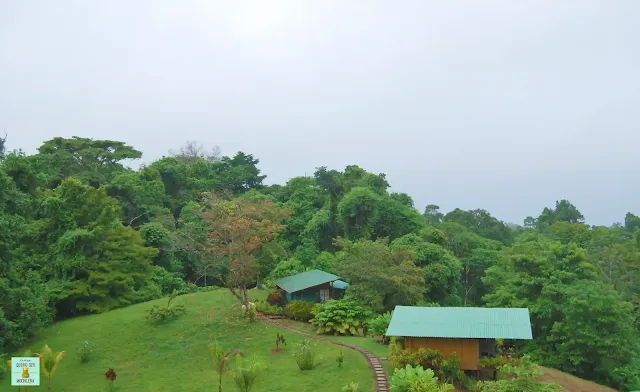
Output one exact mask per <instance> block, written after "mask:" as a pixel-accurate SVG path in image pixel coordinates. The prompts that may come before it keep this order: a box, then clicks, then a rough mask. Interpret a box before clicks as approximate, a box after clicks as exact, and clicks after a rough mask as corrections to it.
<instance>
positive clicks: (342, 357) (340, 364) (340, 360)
mask: <svg viewBox="0 0 640 392" xmlns="http://www.w3.org/2000/svg"><path fill="white" fill-rule="evenodd" d="M336 362H338V367H342V362H344V352H343V351H342V350H340V354H338V358H336Z"/></svg>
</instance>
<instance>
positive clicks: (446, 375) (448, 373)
mask: <svg viewBox="0 0 640 392" xmlns="http://www.w3.org/2000/svg"><path fill="white" fill-rule="evenodd" d="M440 374H441V377H440V378H441V379H442V381H444V382H449V383H458V382H459V381H460V379H461V378H462V374H464V372H463V371H462V370H460V357H459V356H458V354H456V353H451V355H449V359H445V360H444V361H442V367H441V368H440Z"/></svg>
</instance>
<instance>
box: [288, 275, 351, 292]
mask: <svg viewBox="0 0 640 392" xmlns="http://www.w3.org/2000/svg"><path fill="white" fill-rule="evenodd" d="M338 279H340V277H339V276H336V275H334V274H330V273H328V272H324V271H320V270H311V271H307V272H303V273H301V274H298V275H292V276H287V277H286V278H280V279H278V280H276V286H278V287H280V288H281V289H283V290H284V291H286V292H287V293H295V292H296V291H300V290H304V289H308V288H309V287H314V286H318V285H321V284H324V283H329V282H333V281H336V280H338Z"/></svg>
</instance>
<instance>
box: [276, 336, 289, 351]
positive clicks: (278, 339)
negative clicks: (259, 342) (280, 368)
mask: <svg viewBox="0 0 640 392" xmlns="http://www.w3.org/2000/svg"><path fill="white" fill-rule="evenodd" d="M281 344H282V345H284V346H286V345H287V342H286V341H285V340H284V335H280V333H279V332H276V352H278V351H280V350H281V348H280V345H281Z"/></svg>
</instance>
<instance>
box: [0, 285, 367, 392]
mask: <svg viewBox="0 0 640 392" xmlns="http://www.w3.org/2000/svg"><path fill="white" fill-rule="evenodd" d="M166 301H167V299H166V298H165V299H160V300H156V301H152V302H148V303H144V304H137V305H133V306H130V307H127V308H124V309H118V310H114V311H111V312H107V313H104V314H100V315H92V316H84V317H78V318H75V319H71V320H67V321H64V322H60V323H59V324H56V325H54V326H52V327H50V328H48V329H47V330H45V331H43V332H42V333H41V334H40V336H41V338H40V339H39V340H37V341H35V342H33V343H32V344H30V345H29V347H27V348H28V349H30V350H32V351H35V352H37V351H39V349H40V348H41V347H42V346H43V345H44V344H48V345H49V346H50V347H51V348H52V349H53V350H54V351H59V350H64V351H66V352H67V355H66V356H65V357H64V358H63V360H62V362H61V363H60V365H59V366H58V368H57V370H56V372H55V374H54V377H53V388H52V391H59V392H87V391H91V392H93V391H103V390H107V381H106V379H105V376H104V373H105V372H106V371H107V370H108V369H109V368H114V369H115V370H116V372H117V374H118V378H117V380H116V381H115V384H114V386H115V388H114V390H115V391H150V392H163V391H167V392H168V391H190V392H191V391H193V392H196V391H217V377H218V376H217V373H216V372H215V370H214V368H213V364H212V362H211V360H210V359H209V354H208V346H209V344H210V343H211V342H212V341H213V339H217V340H218V342H219V343H220V344H221V345H222V347H223V348H224V349H225V350H229V349H239V350H242V351H243V352H244V353H245V354H247V356H249V357H250V356H253V355H255V356H256V357H258V358H259V359H260V360H261V361H262V363H263V364H264V365H266V367H267V369H266V371H265V372H264V373H263V374H262V375H261V376H260V378H259V380H258V382H257V385H256V387H255V390H254V391H255V392H267V391H268V392H312V391H327V392H328V391H331V392H335V391H339V390H340V389H341V388H342V387H343V386H344V385H346V384H348V383H349V382H351V381H353V382H357V383H358V384H359V385H360V388H361V390H363V391H368V390H372V389H373V386H374V381H373V376H372V374H371V370H370V369H369V367H368V365H367V362H366V360H365V359H364V357H363V356H362V355H361V354H359V353H357V352H355V351H353V350H348V349H343V352H344V363H343V365H342V367H338V365H337V362H336V358H337V357H338V355H339V353H340V350H341V348H340V347H338V346H335V345H332V344H330V343H324V342H315V343H317V344H318V347H319V351H320V355H321V356H322V359H321V361H320V364H319V365H318V367H316V368H315V369H313V370H310V371H300V370H299V369H298V366H297V364H296V362H295V359H294V358H293V352H294V345H295V344H296V343H298V342H300V341H301V340H303V339H304V337H303V336H302V335H299V334H297V333H293V332H290V331H288V330H283V329H280V328H277V327H275V326H272V325H270V324H267V323H265V322H262V321H260V320H256V321H255V322H254V323H249V322H248V321H246V320H245V319H243V318H242V317H241V316H240V311H239V308H240V306H239V304H238V302H237V300H236V299H235V298H233V297H232V296H231V295H230V294H229V293H228V292H227V291H225V290H218V291H213V292H206V293H196V294H188V295H184V296H180V297H177V298H176V299H175V301H174V302H175V303H176V304H184V305H185V307H186V309H187V313H186V314H184V315H182V316H181V317H179V318H177V319H175V320H172V321H168V322H167V323H166V324H158V325H155V324H154V323H153V322H152V321H151V320H146V319H145V315H146V314H147V310H148V309H149V308H150V307H151V305H153V304H160V305H165V304H166ZM277 332H280V333H282V334H284V336H285V338H286V340H287V345H286V347H285V348H284V350H283V351H282V352H281V353H278V354H273V353H272V349H274V348H275V340H276V333H277ZM84 341H90V342H91V343H93V344H95V351H94V353H93V356H92V358H91V359H90V361H89V362H88V363H85V364H83V363H80V356H79V353H78V350H79V348H80V347H81V346H82V344H83V342H84ZM22 351H23V350H21V351H19V352H18V353H15V354H16V355H19V353H21V352H22ZM234 367H235V363H234V361H232V363H231V366H230V369H231V370H233V369H234ZM40 384H41V386H40V387H32V388H29V390H30V391H36V390H43V391H44V390H46V379H44V378H42V379H41V382H40ZM15 390H16V387H13V388H12V387H10V380H9V379H4V380H2V384H0V391H15ZM235 390H236V387H235V385H234V383H233V380H232V378H231V376H230V375H227V376H225V378H224V382H223V391H230V392H231V391H235Z"/></svg>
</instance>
